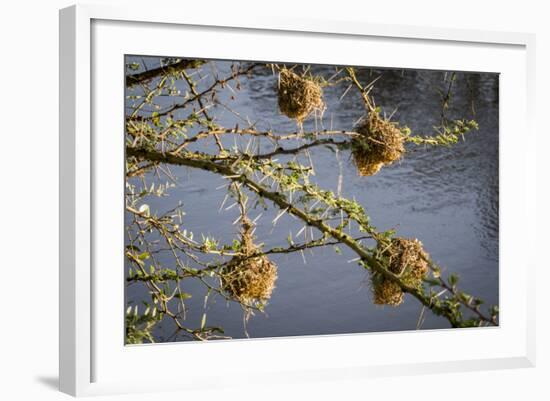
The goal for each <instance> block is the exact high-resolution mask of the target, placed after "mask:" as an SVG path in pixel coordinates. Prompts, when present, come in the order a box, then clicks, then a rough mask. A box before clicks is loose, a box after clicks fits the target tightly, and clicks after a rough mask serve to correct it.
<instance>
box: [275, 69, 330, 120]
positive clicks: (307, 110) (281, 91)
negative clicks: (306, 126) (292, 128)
mask: <svg viewBox="0 0 550 401" xmlns="http://www.w3.org/2000/svg"><path fill="white" fill-rule="evenodd" d="M278 97H279V109H280V110H281V113H283V114H284V115H285V116H287V117H288V118H293V119H295V120H296V121H297V122H298V124H302V122H303V121H304V120H305V119H306V118H307V117H308V116H309V115H310V114H311V113H312V112H313V111H314V110H319V111H320V112H322V111H323V110H324V109H325V102H324V101H323V90H322V89H321V86H320V85H319V84H318V83H317V82H315V81H314V80H313V79H311V78H308V77H301V76H299V75H298V74H295V73H294V72H292V71H290V70H289V69H287V68H283V69H281V71H280V72H279V88H278Z"/></svg>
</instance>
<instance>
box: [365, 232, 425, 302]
mask: <svg viewBox="0 0 550 401" xmlns="http://www.w3.org/2000/svg"><path fill="white" fill-rule="evenodd" d="M376 249H377V252H378V257H380V258H382V259H384V260H386V261H387V263H388V265H387V266H388V270H389V271H390V272H392V273H394V274H396V275H397V276H399V278H400V280H401V282H402V283H403V284H405V285H407V286H410V287H416V288H418V287H420V286H421V285H422V279H423V278H424V277H425V276H426V274H427V273H428V262H427V260H428V259H429V255H428V254H427V253H426V251H424V248H423V247H422V243H421V242H420V241H419V240H417V239H406V238H399V237H397V238H393V239H392V240H391V242H390V243H387V242H379V243H378V245H377V248H376ZM371 282H372V292H373V298H374V303H375V304H376V305H392V306H398V305H400V304H401V303H403V297H404V293H403V290H402V289H401V287H400V286H399V284H397V283H396V282H395V281H392V280H390V279H388V278H386V277H384V276H383V275H381V274H380V273H376V272H375V273H373V274H372V275H371Z"/></svg>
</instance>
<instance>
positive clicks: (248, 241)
mask: <svg viewBox="0 0 550 401" xmlns="http://www.w3.org/2000/svg"><path fill="white" fill-rule="evenodd" d="M251 232H252V224H251V223H250V221H249V220H248V219H246V218H245V219H244V222H243V231H242V234H241V251H242V253H243V254H242V255H239V256H234V257H233V259H231V260H230V261H229V263H228V264H227V266H225V267H224V268H223V269H222V271H221V275H220V277H221V285H222V289H223V291H224V292H225V293H226V294H227V295H229V296H230V297H231V298H233V299H235V300H236V301H238V302H239V303H241V304H242V305H244V306H254V305H257V304H263V303H265V302H266V301H267V300H269V298H271V293H272V292H273V289H274V288H275V281H276V280H277V266H276V265H275V264H274V263H273V262H271V261H270V260H269V259H268V258H267V256H265V255H263V254H261V251H260V249H259V247H258V246H257V245H255V244H254V242H253V241H254V237H253V236H252V234H251ZM252 255H258V256H252Z"/></svg>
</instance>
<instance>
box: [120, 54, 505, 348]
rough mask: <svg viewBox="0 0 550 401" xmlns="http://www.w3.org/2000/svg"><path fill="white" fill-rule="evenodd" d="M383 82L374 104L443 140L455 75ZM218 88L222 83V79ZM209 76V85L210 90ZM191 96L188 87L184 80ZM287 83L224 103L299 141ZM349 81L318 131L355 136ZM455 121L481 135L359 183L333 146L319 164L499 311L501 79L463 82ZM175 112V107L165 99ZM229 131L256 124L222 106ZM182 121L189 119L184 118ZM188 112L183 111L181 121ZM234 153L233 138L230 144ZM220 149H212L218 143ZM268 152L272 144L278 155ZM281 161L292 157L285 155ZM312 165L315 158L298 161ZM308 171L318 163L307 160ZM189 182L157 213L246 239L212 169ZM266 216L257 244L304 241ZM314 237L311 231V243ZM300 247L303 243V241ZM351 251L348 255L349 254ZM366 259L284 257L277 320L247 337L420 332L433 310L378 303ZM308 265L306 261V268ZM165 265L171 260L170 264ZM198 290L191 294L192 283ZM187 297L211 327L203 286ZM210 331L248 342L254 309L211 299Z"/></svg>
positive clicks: (286, 222)
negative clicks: (362, 263) (246, 313)
mask: <svg viewBox="0 0 550 401" xmlns="http://www.w3.org/2000/svg"><path fill="white" fill-rule="evenodd" d="M135 61H139V62H143V61H145V62H146V63H147V65H148V68H151V67H154V66H156V65H158V58H146V59H144V58H141V57H139V58H135ZM229 65H230V63H228V62H216V68H217V69H216V71H213V70H209V68H210V67H209V66H205V67H203V69H202V70H203V74H204V75H206V73H211V74H212V73H214V72H216V73H218V74H219V75H220V76H223V75H224V71H225V72H227V71H228V69H229ZM314 72H315V73H319V74H322V75H323V76H325V77H326V78H328V77H330V76H331V75H332V74H333V73H334V67H328V66H326V67H315V68H314ZM377 76H381V78H380V79H379V80H378V81H377V82H376V87H375V90H374V92H373V95H374V97H375V99H376V103H377V105H379V106H381V107H382V108H383V110H384V111H385V112H386V113H387V114H389V113H392V112H393V111H394V110H395V109H397V110H396V111H395V114H394V119H396V120H397V121H400V122H401V123H403V124H406V125H408V126H409V127H410V128H411V129H412V130H413V132H415V133H426V134H431V133H432V127H433V126H434V125H437V124H439V122H440V117H441V115H440V113H441V101H440V94H439V92H438V90H443V91H445V90H446V88H447V85H448V81H445V78H448V77H449V75H448V74H447V75H446V74H445V73H444V72H438V71H414V70H370V69H366V68H365V69H362V70H360V72H359V79H360V80H361V81H363V82H367V81H369V80H371V79H373V78H375V77H377ZM210 79H211V78H210ZM210 82H211V81H209V79H208V76H207V77H205V79H204V81H203V82H201V83H200V84H199V89H201V87H207V86H208V84H209V83H210ZM178 85H179V86H180V85H181V88H182V90H185V89H186V84H185V83H184V82H183V81H182V82H180V81H178ZM275 85H276V77H275V76H273V75H272V73H271V72H270V71H267V70H264V71H262V72H256V73H254V74H253V75H252V77H251V78H250V79H246V78H243V79H242V80H241V90H240V91H238V92H237V95H236V99H235V100H229V96H230V95H234V94H233V93H232V92H231V91H230V90H225V91H223V93H221V94H220V100H221V101H222V102H225V101H228V104H229V106H230V107H231V108H232V109H233V110H234V111H237V112H238V113H239V115H240V116H241V117H242V116H248V117H249V119H250V121H252V122H255V123H256V126H257V128H258V129H259V130H261V129H272V130H274V131H275V132H284V133H286V132H293V131H295V130H296V125H295V123H294V122H293V121H290V120H289V119H288V118H286V117H285V116H282V115H280V114H279V113H278V107H277V98H276V93H275ZM346 87H347V84H344V85H337V86H335V87H328V88H325V90H324V96H325V101H326V103H327V105H328V109H327V111H326V112H325V114H324V116H323V120H322V121H320V120H319V119H317V121H314V120H313V119H311V120H308V121H307V122H306V123H305V126H304V129H305V130H306V131H308V130H312V129H314V128H315V126H317V127H318V128H321V125H323V127H324V128H327V129H330V128H335V129H352V126H353V124H354V122H356V120H357V119H358V118H359V117H360V116H361V115H362V114H363V112H364V106H363V104H362V101H361V99H360V98H359V96H358V94H357V92H356V91H355V90H354V89H352V90H350V91H349V92H348V93H347V94H346V95H345V96H344V97H343V99H341V100H340V97H341V96H342V94H343V92H344V91H345V89H346ZM452 93H453V97H452V101H451V105H450V109H449V110H448V111H447V113H448V116H449V117H451V118H475V119H476V121H477V122H478V123H479V127H480V129H479V131H477V132H475V133H473V134H472V135H470V136H468V137H467V139H466V141H465V142H461V143H459V144H457V145H455V146H453V147H452V148H430V149H425V148H423V147H415V146H413V145H408V148H407V150H408V152H407V154H406V155H405V157H404V158H403V159H402V160H401V161H400V162H398V163H396V164H394V165H392V166H388V167H385V168H383V169H382V170H381V171H380V172H379V173H378V174H376V175H375V176H372V177H359V176H358V175H357V173H356V170H355V167H354V166H353V164H352V161H351V160H350V155H349V151H341V152H340V153H339V154H338V157H337V155H335V154H334V153H333V152H331V151H330V150H328V149H326V148H320V147H319V148H315V149H314V150H313V151H312V152H311V157H312V160H313V163H314V166H315V169H316V176H315V180H316V182H317V183H318V184H319V185H320V186H321V187H325V188H330V189H332V190H334V191H335V192H336V190H337V187H338V181H339V175H340V174H341V175H342V186H341V191H342V192H341V193H342V195H343V196H346V197H348V198H355V199H357V200H358V201H359V202H360V203H361V204H362V205H363V206H364V207H365V209H366V212H367V214H368V215H369V216H371V219H372V222H373V224H374V225H375V226H376V227H378V228H379V229H380V230H385V229H390V228H396V229H397V232H398V235H400V236H404V237H416V238H418V239H420V240H421V241H422V242H423V244H424V247H425V249H426V250H427V251H428V252H429V253H430V255H431V256H432V258H433V259H434V261H435V262H436V263H438V264H440V265H441V266H442V267H443V268H444V274H445V273H447V272H454V273H457V274H458V275H459V277H460V287H461V288H462V289H463V290H464V291H466V292H468V293H470V294H473V295H475V296H479V297H481V298H482V299H484V300H485V302H486V304H498V296H499V292H498V227H499V225H498V75H496V74H484V73H482V74H479V73H457V79H456V81H455V83H454V85H453V92H452ZM162 101H163V102H165V104H167V105H169V104H172V103H173V102H174V99H170V98H165V99H162ZM210 111H211V114H212V115H215V116H216V118H217V119H218V122H219V124H221V125H225V126H229V127H232V126H234V125H235V124H236V123H237V122H238V123H240V125H241V126H245V125H246V123H244V122H243V120H242V119H241V117H239V116H236V115H235V114H234V113H232V112H231V111H229V110H227V109H225V108H223V107H221V106H219V107H215V108H213V109H211V110H210ZM182 113H183V114H181V117H183V116H185V115H186V114H185V113H187V111H186V112H182ZM177 116H178V115H177V114H176V117H177ZM224 141H225V144H226V145H230V144H233V139H232V138H224ZM212 145H213V144H211V146H212ZM267 145H268V144H265V145H264V146H267ZM280 160H282V161H283V160H285V159H284V158H280ZM298 160H299V161H303V162H304V163H305V158H304V156H302V157H300V158H299V159H298ZM306 164H307V163H306ZM171 170H172V173H173V174H174V175H175V176H177V177H178V186H177V187H176V188H173V189H172V190H171V192H170V194H171V196H170V197H168V198H160V199H159V198H156V199H155V198H151V199H150V200H149V202H148V203H149V205H150V206H151V209H152V210H158V211H160V212H162V211H164V210H168V209H171V208H172V207H174V206H175V205H176V204H177V202H178V201H182V202H183V203H184V210H185V212H186V213H187V214H186V216H185V220H184V224H183V226H184V227H185V228H186V229H187V230H189V231H193V232H194V234H195V237H199V238H200V235H201V233H202V234H205V235H213V236H215V237H216V238H221V239H222V240H224V241H225V242H226V243H230V242H231V239H232V238H234V237H235V236H236V234H237V233H238V227H237V226H235V225H232V222H233V221H234V220H235V219H236V217H237V216H238V212H237V208H233V209H231V210H227V211H225V210H219V208H220V204H221V202H222V200H223V198H224V196H225V193H224V191H223V190H216V189H215V188H216V187H218V186H220V185H222V184H223V183H224V180H223V179H221V178H220V177H218V176H215V175H212V174H210V173H207V172H203V171H198V170H193V169H188V168H183V167H172V168H171ZM260 212H263V215H262V217H261V218H260V220H259V221H258V228H257V230H256V235H257V237H258V242H263V243H265V248H266V249H269V248H271V247H273V246H285V245H287V242H286V238H287V236H288V235H289V233H293V235H294V234H296V233H297V232H298V231H299V230H300V229H301V228H302V225H301V224H299V222H298V221H296V220H295V219H293V218H291V217H288V216H284V217H282V218H281V219H280V220H279V221H278V222H277V224H276V225H275V226H273V224H272V223H271V222H272V220H273V218H274V217H275V215H276V213H274V212H273V211H272V210H270V211H267V212H265V211H263V210H259V209H258V210H257V211H252V212H251V213H250V215H251V217H252V218H254V217H256V216H257V215H258V214H260ZM301 238H302V240H303V239H304V238H303V234H302V237H301ZM296 241H298V240H296ZM341 248H343V247H341ZM353 258H354V255H353V254H351V253H348V252H346V251H345V250H344V252H343V254H341V255H339V254H337V253H336V252H335V251H334V250H333V249H332V248H331V247H326V248H320V249H315V251H313V252H305V254H304V255H303V257H302V255H300V254H299V253H295V254H291V255H275V256H273V257H271V259H272V260H273V261H274V262H275V263H276V264H277V265H278V268H279V270H278V275H279V278H278V281H277V288H276V289H275V290H274V292H273V296H272V298H271V300H270V302H269V305H268V306H267V308H266V314H265V315H262V314H257V315H256V316H254V317H252V318H251V319H250V320H249V322H248V324H247V329H248V333H249V334H250V336H251V337H274V336H296V335H316V334H338V333H359V332H372V331H387V330H391V331H393V330H409V329H416V327H417V321H418V317H419V314H420V312H421V306H420V305H419V303H418V302H417V301H416V300H415V299H413V298H411V297H410V296H408V295H407V296H406V298H405V302H404V304H402V305H401V306H399V307H397V308H393V307H388V306H386V307H381V306H376V305H374V304H373V303H372V298H371V293H370V288H369V282H368V281H369V280H368V275H367V273H366V272H365V271H364V270H363V269H362V268H360V267H359V266H358V265H357V264H356V263H354V262H349V260H350V259H353ZM304 259H305V261H304ZM164 262H166V263H169V262H170V259H169V258H168V257H167V258H166V259H165V260H164ZM186 285H187V286H186ZM183 290H184V291H186V292H189V293H191V294H193V298H192V299H190V300H189V301H188V302H187V305H188V307H189V311H188V314H187V320H186V324H187V325H188V326H190V327H199V326H200V321H201V317H202V314H203V312H204V309H203V301H204V299H203V296H204V295H205V291H204V288H203V287H202V286H201V285H198V284H197V283H193V282H191V281H189V282H184V283H183ZM127 295H128V300H129V301H132V302H135V301H138V300H139V299H141V298H142V297H146V294H145V293H144V291H143V288H140V287H138V286H131V287H129V288H128V291H127ZM207 324H208V325H215V326H222V327H223V328H224V330H225V332H226V334H227V335H230V336H232V337H234V338H242V337H244V331H243V319H242V310H241V309H240V307H239V306H238V305H236V304H233V303H229V304H228V303H226V301H225V300H224V299H222V298H221V297H217V298H216V297H214V296H213V297H211V298H210V299H209V301H208V304H207ZM447 327H449V324H448V322H447V321H446V320H444V319H441V318H438V317H435V316H432V315H431V314H430V313H426V320H425V321H424V323H423V325H422V328H423V329H434V328H447ZM173 330H174V327H173V326H172V325H171V324H170V323H169V322H166V323H164V324H162V325H161V326H159V327H158V328H157V329H156V331H155V336H156V337H157V340H158V341H167V340H174V338H172V337H170V336H171V335H172V334H173Z"/></svg>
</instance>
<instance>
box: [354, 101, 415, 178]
mask: <svg viewBox="0 0 550 401" xmlns="http://www.w3.org/2000/svg"><path fill="white" fill-rule="evenodd" d="M357 132H358V133H359V134H361V135H360V136H358V137H356V138H354V139H353V142H352V155H353V160H354V162H355V165H356V167H357V170H358V172H359V175H362V176H369V175H374V174H376V173H377V172H378V171H379V170H380V169H381V168H382V166H384V165H386V164H391V163H393V162H394V161H396V160H399V159H400V158H401V156H402V155H403V153H405V146H404V141H405V138H404V136H403V134H402V133H401V130H400V129H399V126H398V124H397V123H395V122H392V121H390V120H389V119H386V118H383V117H381V116H380V114H379V113H378V112H376V111H371V112H369V115H368V116H367V118H365V119H364V120H363V122H362V123H361V125H359V127H358V128H357Z"/></svg>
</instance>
